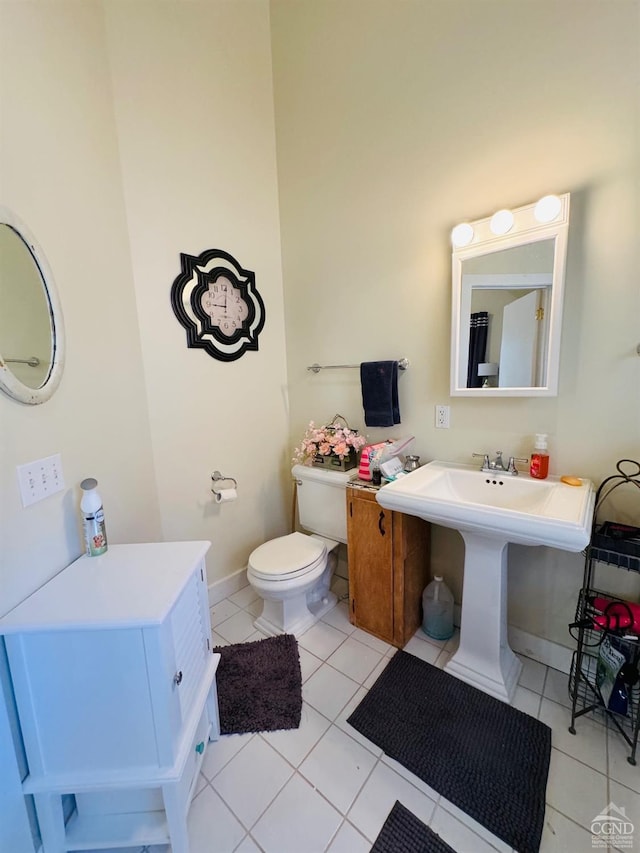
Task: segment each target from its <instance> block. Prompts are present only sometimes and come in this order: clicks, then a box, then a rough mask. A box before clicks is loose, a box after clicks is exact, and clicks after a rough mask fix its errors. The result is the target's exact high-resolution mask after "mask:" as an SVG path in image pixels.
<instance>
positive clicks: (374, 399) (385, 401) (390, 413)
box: [360, 361, 400, 427]
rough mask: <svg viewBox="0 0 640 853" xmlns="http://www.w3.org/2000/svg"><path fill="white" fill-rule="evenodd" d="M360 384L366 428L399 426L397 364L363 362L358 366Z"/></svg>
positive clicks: (389, 362)
mask: <svg viewBox="0 0 640 853" xmlns="http://www.w3.org/2000/svg"><path fill="white" fill-rule="evenodd" d="M360 382H361V384H362V408H363V409H364V422H365V424H366V425H367V426H368V427H390V426H393V425H394V424H399V423H400V407H399V405H398V362H397V361H363V362H362V364H361V365H360Z"/></svg>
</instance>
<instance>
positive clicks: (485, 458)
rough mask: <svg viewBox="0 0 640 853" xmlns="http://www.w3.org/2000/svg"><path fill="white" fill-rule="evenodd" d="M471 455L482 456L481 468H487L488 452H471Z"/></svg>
mask: <svg viewBox="0 0 640 853" xmlns="http://www.w3.org/2000/svg"><path fill="white" fill-rule="evenodd" d="M471 455H472V456H478V457H482V470H483V471H485V470H486V469H488V468H489V454H488V453H472V454H471Z"/></svg>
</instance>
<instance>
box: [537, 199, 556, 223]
mask: <svg viewBox="0 0 640 853" xmlns="http://www.w3.org/2000/svg"><path fill="white" fill-rule="evenodd" d="M561 206H562V205H561V202H560V199H559V198H558V196H557V195H546V196H545V197H544V198H541V199H540V201H539V202H538V203H537V204H536V206H535V209H534V211H533V215H534V216H535V218H536V219H537V220H538V222H553V220H554V219H556V217H557V216H558V214H559V213H560V208H561Z"/></svg>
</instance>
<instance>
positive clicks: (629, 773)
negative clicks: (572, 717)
mask: <svg viewBox="0 0 640 853" xmlns="http://www.w3.org/2000/svg"><path fill="white" fill-rule="evenodd" d="M580 722H581V720H577V721H576V731H578V726H579V725H580ZM607 744H608V752H609V776H610V778H611V779H612V780H614V781H616V782H620V783H621V784H622V785H626V786H627V788H632V789H633V790H634V791H637V792H640V744H639V745H638V749H637V750H636V762H637V764H636V765H635V766H634V765H633V764H629V762H628V761H627V759H628V758H629V756H630V755H631V747H630V746H629V744H628V743H627V742H626V740H625V739H624V738H623V737H622V735H621V734H620V732H619V731H618V730H617V729H615V728H614V727H613V726H612V725H611V727H610V728H609V730H608V731H607ZM638 830H639V832H640V825H639V826H638Z"/></svg>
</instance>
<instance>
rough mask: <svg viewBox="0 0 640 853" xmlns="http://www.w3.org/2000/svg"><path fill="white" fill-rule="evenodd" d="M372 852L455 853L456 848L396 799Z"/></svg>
mask: <svg viewBox="0 0 640 853" xmlns="http://www.w3.org/2000/svg"><path fill="white" fill-rule="evenodd" d="M371 853H455V850H454V849H453V848H452V847H449V845H448V844H445V842H444V841H443V840H442V839H441V838H440V836H439V835H436V834H435V832H434V831H433V830H432V829H429V827H428V826H427V825H426V824H424V823H423V822H422V821H421V820H419V819H418V818H417V817H416V816H415V815H414V814H413V813H412V812H410V811H409V809H407V808H405V807H404V806H403V805H402V803H401V802H399V801H398V800H396V802H395V805H394V807H393V808H392V809H391V811H390V812H389V816H388V817H387V819H386V820H385V822H384V824H383V826H382V829H381V830H380V833H379V835H378V837H377V838H376V840H375V841H374V842H373V847H372V848H371Z"/></svg>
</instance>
